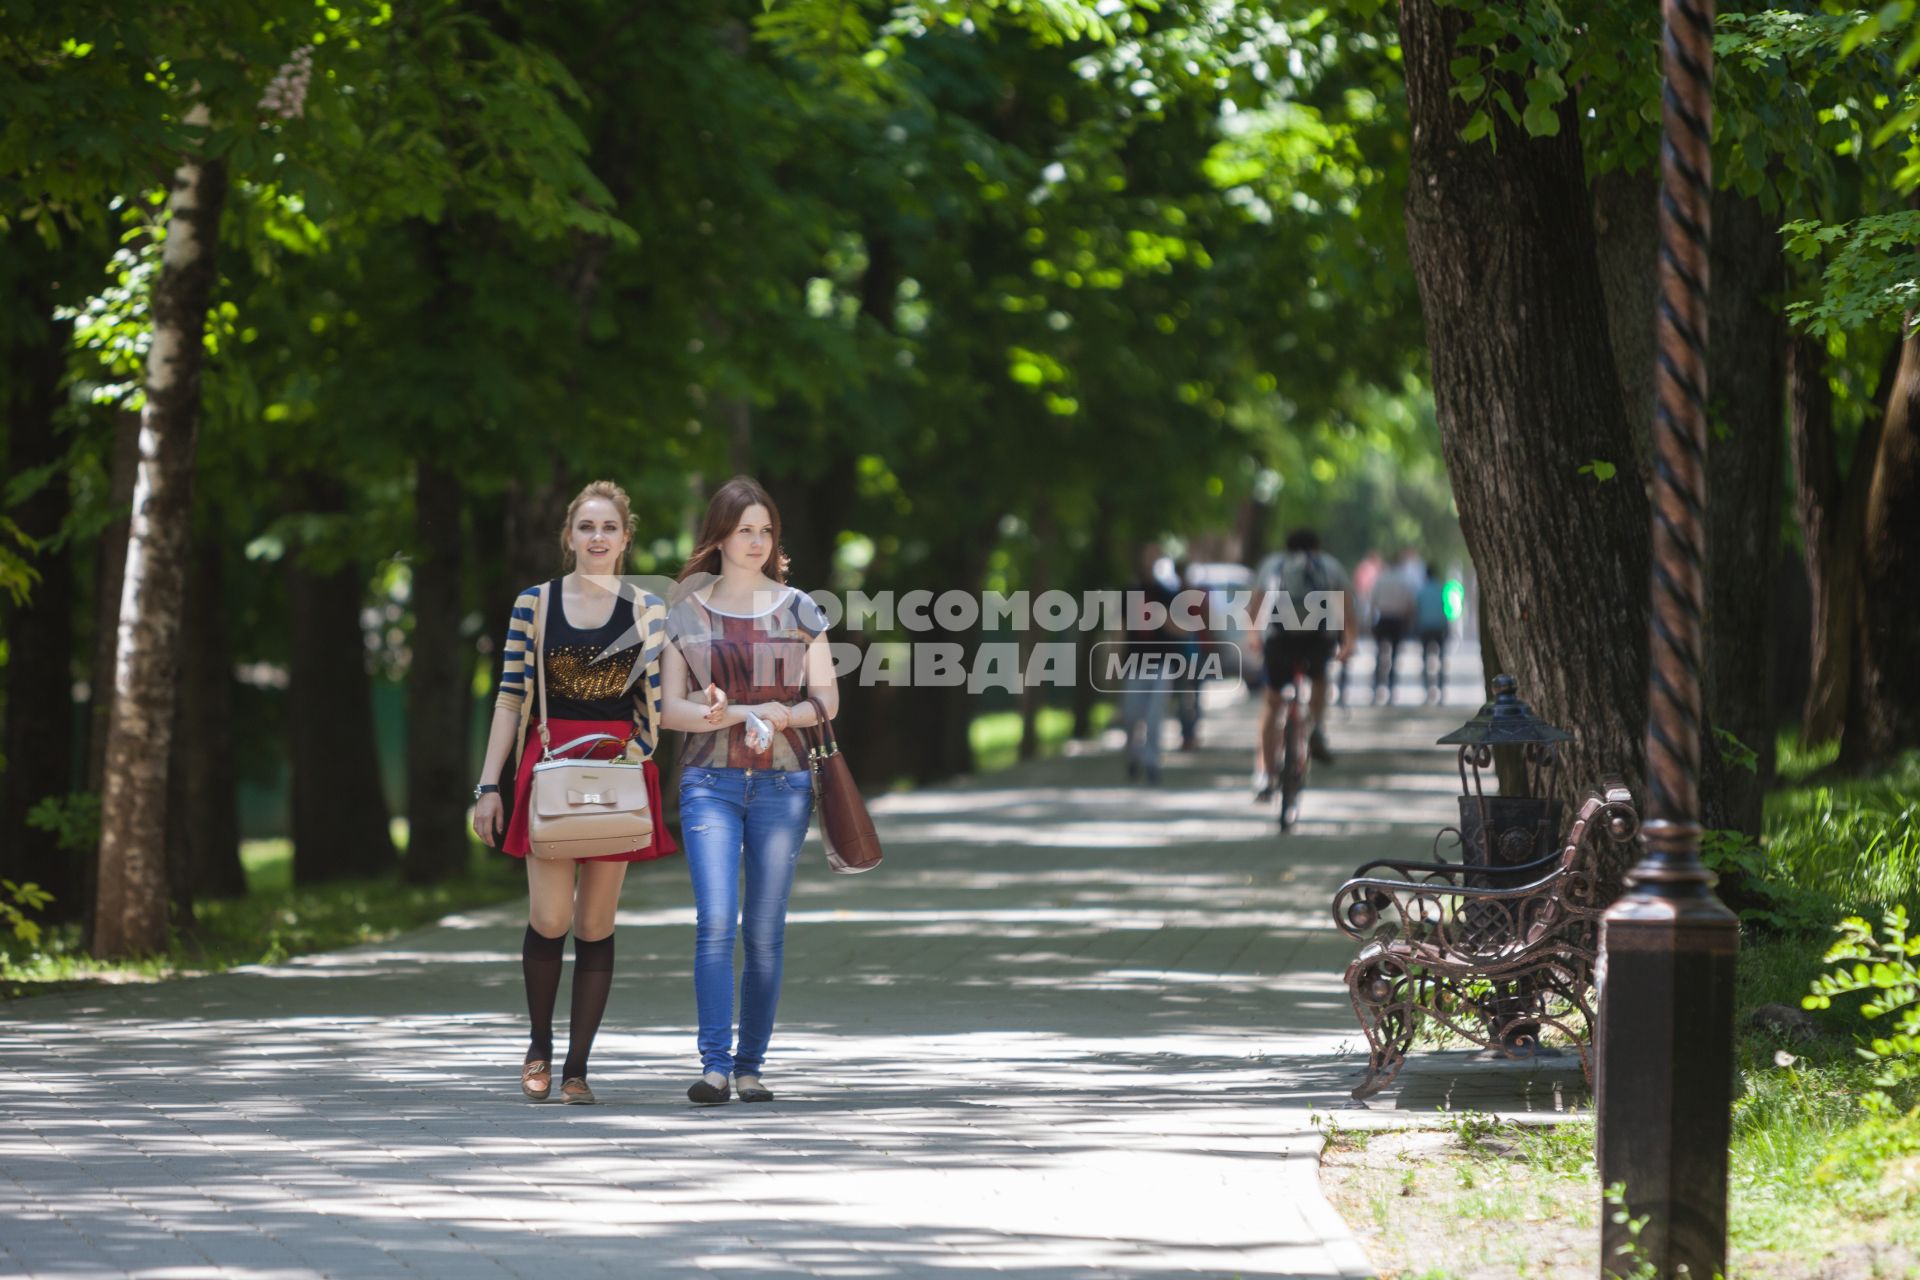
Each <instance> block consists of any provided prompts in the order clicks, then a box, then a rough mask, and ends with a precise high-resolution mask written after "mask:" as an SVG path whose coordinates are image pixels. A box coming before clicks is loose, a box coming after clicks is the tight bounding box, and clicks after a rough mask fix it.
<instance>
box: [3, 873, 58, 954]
mask: <svg viewBox="0 0 1920 1280" xmlns="http://www.w3.org/2000/svg"><path fill="white" fill-rule="evenodd" d="M0 891H4V893H5V896H4V897H0V924H4V925H5V926H6V927H7V928H8V929H10V930H12V932H13V936H14V939H15V940H16V941H18V942H23V943H25V944H26V945H28V946H33V945H34V944H36V943H38V942H39V941H40V922H39V921H37V920H34V919H32V918H31V917H29V916H28V914H27V913H28V912H29V911H40V910H42V909H44V908H45V907H46V905H47V904H48V903H50V902H52V901H53V895H52V894H50V893H48V892H47V891H46V890H45V889H42V888H41V887H40V886H39V885H37V884H35V883H34V882H33V881H31V880H29V881H27V882H26V883H25V884H15V883H14V882H13V881H11V880H0Z"/></svg>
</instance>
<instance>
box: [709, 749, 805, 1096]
mask: <svg viewBox="0 0 1920 1280" xmlns="http://www.w3.org/2000/svg"><path fill="white" fill-rule="evenodd" d="M812 816H813V775H812V774H811V773H809V772H808V771H807V770H805V769H796V770H794V771H793V772H790V773H789V772H787V771H784V770H778V769H776V770H765V769H759V770H754V771H753V772H751V773H749V772H748V771H747V770H745V769H707V768H689V769H686V770H684V771H683V772H682V773H681V775H680V833H681V843H682V844H683V845H685V846H686V853H687V871H688V874H690V875H691V876H692V877H693V900H694V907H695V912H696V914H697V916H698V921H699V922H698V924H697V925H696V927H695V930H694V940H693V995H694V1000H695V1002H696V1003H697V1004H698V1006H699V1009H700V1069H701V1070H702V1071H718V1072H720V1073H721V1074H722V1075H726V1074H730V1073H734V1072H737V1073H739V1074H740V1075H758V1074H759V1073H760V1069H761V1067H762V1066H763V1065H764V1064H765V1062H766V1056H767V1041H768V1039H769V1038H770V1037H771V1036H772V1035H773V1013H774V1009H775V1007H776V1006H777V1005H778V1004H779V1003H780V961H781V952H782V950H783V948H784V945H785V939H786V931H787V895H788V894H789V893H791V892H792V891H793V870H794V866H795V864H797V863H798V862H799V860H800V846H801V845H802V844H803V843H805V841H806V838H807V821H808V819H809V818H811V817H812ZM743 863H744V866H745V870H746V892H745V894H744V895H743V894H742V893H741V889H740V881H741V874H740V873H741V869H742V864H743ZM736 932H737V933H738V934H739V935H740V937H741V940H742V942H743V943H744V944H745V950H746V967H745V969H744V971H743V973H742V977H741V983H740V1040H739V1045H738V1047H737V1048H736V1047H735V1045H734V1038H733V941H734V935H735V933H736Z"/></svg>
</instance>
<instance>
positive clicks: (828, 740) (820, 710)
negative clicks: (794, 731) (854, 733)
mask: <svg viewBox="0 0 1920 1280" xmlns="http://www.w3.org/2000/svg"><path fill="white" fill-rule="evenodd" d="M807 701H808V702H811V703H812V704H813V713H814V715H816V716H818V717H819V723H818V724H815V725H810V726H809V727H810V728H811V729H813V731H814V733H815V735H816V737H817V739H818V741H817V742H816V743H815V744H814V750H815V751H817V752H819V754H821V755H823V756H830V755H837V754H838V753H839V751H840V744H839V743H838V742H837V741H835V740H834V736H833V721H831V720H829V719H828V718H827V708H826V706H825V704H823V703H822V702H821V701H820V699H819V698H818V697H816V696H814V695H813V694H808V695H807Z"/></svg>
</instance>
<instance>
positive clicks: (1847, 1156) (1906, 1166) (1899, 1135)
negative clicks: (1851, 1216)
mask: <svg viewBox="0 0 1920 1280" xmlns="http://www.w3.org/2000/svg"><path fill="white" fill-rule="evenodd" d="M1813 1176H1814V1179H1815V1180H1816V1181H1817V1182H1819V1183H1822V1184H1824V1185H1836V1184H1837V1185H1838V1186H1839V1187H1840V1188H1841V1189H1843V1190H1844V1191H1845V1192H1846V1193H1848V1194H1850V1195H1852V1196H1854V1197H1856V1199H1857V1200H1858V1201H1859V1202H1860V1203H1861V1204H1862V1206H1863V1208H1866V1209H1867V1212H1868V1213H1870V1214H1873V1215H1883V1214H1894V1213H1903V1212H1910V1211H1911V1210H1912V1208H1913V1206H1914V1204H1915V1202H1916V1201H1920V1109H1915V1110H1914V1111H1910V1112H1907V1113H1905V1114H1892V1115H1885V1114H1883V1115H1875V1116H1871V1117H1869V1118H1867V1119H1865V1120H1862V1121H1861V1122H1860V1123H1859V1124H1857V1125H1855V1126H1853V1127H1852V1128H1851V1129H1848V1130H1846V1131H1844V1132H1842V1133H1841V1134H1840V1135H1839V1136H1838V1137H1836V1138H1835V1139H1834V1141H1833V1143H1832V1145H1831V1146H1830V1147H1829V1148H1828V1150H1827V1154H1826V1157H1825V1158H1824V1159H1822V1160H1821V1161H1820V1163H1819V1165H1818V1166H1816V1167H1815V1169H1814V1171H1813Z"/></svg>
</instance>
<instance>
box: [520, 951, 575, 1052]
mask: <svg viewBox="0 0 1920 1280" xmlns="http://www.w3.org/2000/svg"><path fill="white" fill-rule="evenodd" d="M566 949H567V935H566V934H564V933H563V934H561V935H560V936H559V937H557V938H549V937H547V936H546V935H545V934H543V933H541V932H540V931H539V930H537V929H535V928H534V927H533V926H532V925H528V926H527V936H526V937H525V938H524V939H522V941H521V943H520V973H521V975H522V976H523V977H524V978H525V979H526V982H527V1016H528V1017H529V1018H530V1019H532V1021H533V1037H532V1039H531V1040H530V1041H529V1042H528V1044H527V1057H526V1061H528V1062H540V1061H548V1062H550V1061H552V1060H553V1002H554V1001H555V1000H558V999H559V998H560V964H561V962H562V961H563V960H564V959H565V958H566Z"/></svg>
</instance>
